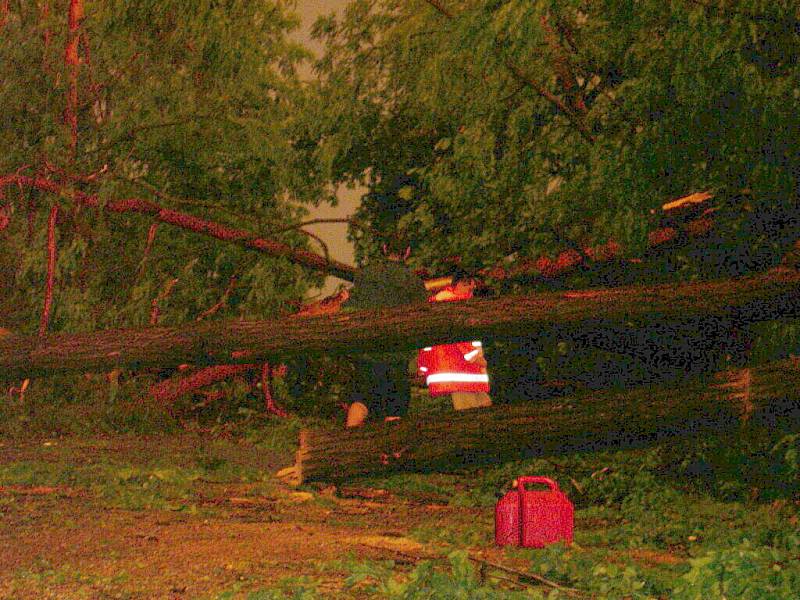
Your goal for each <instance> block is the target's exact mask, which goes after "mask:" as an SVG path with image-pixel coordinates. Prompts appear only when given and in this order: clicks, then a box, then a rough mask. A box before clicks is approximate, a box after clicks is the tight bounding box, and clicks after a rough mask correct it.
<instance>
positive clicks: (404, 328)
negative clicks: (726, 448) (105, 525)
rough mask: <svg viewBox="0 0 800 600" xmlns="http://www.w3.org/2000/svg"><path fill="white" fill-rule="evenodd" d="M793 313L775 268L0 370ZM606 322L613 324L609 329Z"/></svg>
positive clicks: (119, 340)
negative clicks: (713, 278) (723, 277)
mask: <svg viewBox="0 0 800 600" xmlns="http://www.w3.org/2000/svg"><path fill="white" fill-rule="evenodd" d="M798 315H800V273H798V272H795V271H788V270H782V271H773V272H770V273H766V274H762V275H758V276H753V277H744V278H739V279H730V280H719V281H709V282H699V283H698V282H694V283H686V284H681V285H675V284H668V285H658V286H642V287H619V288H609V289H590V290H573V291H567V292H546V293H539V294H533V295H530V296H517V297H514V296H504V297H500V298H496V299H483V300H478V299H473V300H468V301H466V302H435V303H423V304H415V305H409V306H400V307H396V308H391V309H383V310H375V311H358V312H343V313H339V314H335V315H321V316H315V317H308V318H296V317H288V318H284V319H280V320H271V321H232V320H231V321H217V322H214V323H204V322H201V323H193V324H189V325H184V326H181V327H152V328H148V329H143V330H130V329H128V330H126V329H122V330H109V331H102V332H96V333H87V334H75V335H69V334H59V335H51V336H47V337H45V338H43V339H42V340H37V339H36V338H25V337H13V338H6V339H4V340H2V341H0V373H3V374H5V375H7V376H9V377H12V376H14V375H17V374H24V375H26V376H28V375H32V374H36V373H52V372H56V371H67V370H77V371H98V370H99V371H109V370H111V369H114V368H121V367H124V368H129V369H137V368H142V367H150V366H158V367H176V366H178V365H180V364H182V363H189V364H193V365H196V366H201V365H209V364H227V363H243V362H246V363H259V362H268V361H270V360H274V359H275V358H280V357H282V356H292V355H298V354H303V355H307V354H313V353H317V354H323V353H324V354H356V353H359V352H364V351H370V350H375V349H376V348H380V349H382V350H383V351H387V350H391V351H395V350H396V351H402V350H410V349H413V348H421V347H423V346H428V345H432V344H441V343H449V342H452V341H454V340H459V339H460V340H472V339H479V338H483V339H491V338H499V337H519V336H537V335H540V334H542V333H543V332H548V333H553V331H554V330H559V329H560V330H561V331H565V332H574V331H581V332H586V334H587V335H589V334H591V333H592V332H595V331H602V330H604V329H607V328H610V327H612V326H613V325H617V324H620V323H622V324H625V326H626V327H641V326H644V325H645V324H647V323H650V322H653V321H659V322H667V323H668V322H670V321H674V322H686V321H687V320H690V319H697V318H703V319H725V320H726V322H730V323H748V322H753V321H763V320H768V319H774V318H778V317H793V316H798ZM612 330H613V329H612Z"/></svg>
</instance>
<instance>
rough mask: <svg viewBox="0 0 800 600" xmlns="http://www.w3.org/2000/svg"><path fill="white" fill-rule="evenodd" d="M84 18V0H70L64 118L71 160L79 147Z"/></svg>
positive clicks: (65, 58) (65, 60) (65, 53)
mask: <svg viewBox="0 0 800 600" xmlns="http://www.w3.org/2000/svg"><path fill="white" fill-rule="evenodd" d="M82 20H83V0H70V2H69V16H68V19H67V25H68V31H69V35H68V37H67V46H66V49H65V50H64V63H65V64H66V67H67V74H68V79H69V84H68V86H67V98H66V110H65V111H64V119H65V121H66V122H67V126H68V128H69V155H70V159H71V160H75V151H76V149H77V147H78V74H79V71H80V64H81V61H80V57H79V56H78V44H79V42H80V37H81V34H80V27H81V21H82Z"/></svg>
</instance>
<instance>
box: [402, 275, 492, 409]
mask: <svg viewBox="0 0 800 600" xmlns="http://www.w3.org/2000/svg"><path fill="white" fill-rule="evenodd" d="M470 297H472V294H471V293H470V294H468V295H458V294H456V293H454V291H453V289H452V287H446V288H444V289H443V290H441V291H440V292H439V293H438V294H436V295H434V296H431V297H430V298H429V299H428V302H450V301H456V300H467V299H469V298H470ZM480 356H481V343H480V342H457V343H455V344H443V345H440V346H428V347H426V348H423V349H422V350H420V351H419V353H418V355H417V368H418V369H419V371H420V372H421V373H422V374H423V375H425V377H426V382H427V384H428V391H429V392H430V394H431V396H441V395H443V394H452V393H453V392H488V391H489V375H488V374H487V373H486V368H485V367H483V366H482V364H479V362H480V363H482V361H478V360H477V359H479V358H480Z"/></svg>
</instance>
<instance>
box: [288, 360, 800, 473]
mask: <svg viewBox="0 0 800 600" xmlns="http://www.w3.org/2000/svg"><path fill="white" fill-rule="evenodd" d="M792 411H793V412H794V416H795V417H797V412H798V411H800V360H798V359H797V358H793V359H787V360H783V361H777V362H773V363H769V364H767V365H763V366H760V367H754V368H747V369H739V370H733V371H725V372H721V373H717V374H715V375H714V376H712V377H711V378H704V379H694V380H691V381H688V382H686V383H684V384H682V385H680V386H679V387H672V388H670V387H661V386H653V387H640V388H634V389H630V390H623V391H604V392H596V393H592V394H581V395H579V396H572V397H566V398H558V399H552V400H547V401H538V402H531V403H528V404H525V405H518V406H497V407H494V408H488V409H472V410H469V411H463V412H458V413H456V412H454V413H451V414H448V415H446V416H445V415H440V414H437V415H436V418H433V419H426V418H425V417H424V416H421V417H417V418H410V419H403V420H401V421H398V422H392V423H380V424H374V425H368V426H365V427H360V428H356V429H349V430H342V429H338V430H330V429H325V430H322V429H319V430H316V429H307V430H303V431H301V433H300V448H299V450H298V451H297V457H296V463H295V473H294V475H295V476H297V477H299V480H300V482H308V481H344V480H348V479H352V478H355V477H359V476H363V475H373V474H382V473H389V472H392V471H399V470H407V471H417V470H428V469H437V468H442V467H453V466H456V467H457V466H464V465H465V464H469V463H470V462H472V461H477V460H486V459H490V460H508V459H518V458H521V457H523V456H526V457H531V456H547V455H552V454H557V453H564V452H577V451H589V450H596V449H599V448H607V447H614V446H629V445H632V444H643V443H648V442H651V441H654V440H657V439H661V438H663V437H665V436H670V435H687V434H698V433H700V432H703V431H711V430H715V431H717V430H722V429H725V428H732V427H736V426H739V425H740V424H741V423H743V422H744V421H747V420H748V419H750V418H752V417H754V416H756V415H758V417H759V418H761V417H763V416H764V415H765V414H771V415H772V416H773V417H775V416H776V415H777V416H778V417H780V416H784V415H788V414H789V413H792Z"/></svg>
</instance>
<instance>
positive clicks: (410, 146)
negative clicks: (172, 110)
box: [292, 0, 800, 268]
mask: <svg viewBox="0 0 800 600" xmlns="http://www.w3.org/2000/svg"><path fill="white" fill-rule="evenodd" d="M314 33H315V35H316V37H317V39H319V40H321V41H323V42H324V43H325V54H324V56H323V57H322V58H321V59H320V60H319V61H318V62H317V63H316V69H317V72H318V74H319V81H318V83H316V84H315V85H314V86H312V88H311V89H310V90H309V95H308V97H307V98H306V99H305V100H304V102H305V106H304V107H303V110H302V111H301V112H300V113H299V114H298V115H296V117H295V119H294V120H293V122H292V127H293V132H294V133H293V139H294V141H295V147H296V148H297V149H298V150H300V151H301V152H302V153H303V158H302V159H301V158H297V160H303V161H305V165H306V166H307V167H308V168H307V173H309V174H311V175H313V177H312V178H311V179H310V180H309V182H308V186H309V188H308V189H314V190H316V191H317V192H321V191H323V190H326V189H331V188H332V187H335V185H340V184H351V185H353V184H356V183H359V184H363V185H366V186H367V187H368V190H369V191H368V193H367V195H366V196H365V198H364V201H363V204H362V206H361V208H360V210H359V214H358V216H359V217H360V218H361V220H363V221H364V222H365V223H367V224H371V225H372V226H374V228H375V229H377V230H379V231H382V232H392V231H396V230H401V231H403V232H405V233H406V235H408V236H409V237H410V238H411V241H412V242H413V243H414V245H415V248H416V250H415V255H414V259H415V260H416V261H417V262H418V263H419V264H422V265H425V266H429V267H433V268H436V267H442V266H443V263H442V259H443V257H447V256H451V255H460V256H461V257H462V259H463V260H464V261H465V263H466V264H468V265H473V266H478V265H486V264H491V263H493V262H495V261H497V260H500V259H502V258H504V257H509V256H525V255H530V256H536V255H537V254H539V253H540V252H542V251H548V250H556V249H563V248H564V240H570V241H572V242H573V243H580V244H583V243H591V242H593V241H597V242H602V241H605V240H607V239H609V238H614V239H616V240H618V241H620V242H622V243H623V244H624V245H625V247H626V248H628V249H629V251H630V252H631V253H632V254H638V253H640V252H641V250H642V249H643V247H644V244H645V240H646V235H645V233H646V231H647V228H648V226H649V223H648V216H649V215H650V214H651V209H653V208H657V207H659V206H660V205H661V204H662V203H663V202H666V201H667V200H670V199H672V198H675V197H679V196H681V195H684V194H688V193H690V192H694V191H699V190H707V189H710V190H713V191H714V192H715V193H716V197H717V199H718V200H721V201H722V204H723V205H724V204H725V203H726V201H727V200H728V199H730V198H733V197H739V198H741V197H743V195H744V197H746V198H747V207H748V208H749V209H751V210H752V211H753V212H762V211H773V212H774V211H779V212H780V211H785V210H793V208H792V207H794V206H796V204H797V197H798V189H800V156H799V155H798V153H797V152H796V140H797V139H798V134H800V112H798V110H797V109H798V105H799V104H800V65H798V56H799V55H800V46H799V45H798V44H797V40H798V35H800V11H798V8H797V4H796V3H795V2H790V1H789V0H779V1H777V2H763V1H762V0H740V1H737V2H727V1H723V0H673V1H669V2H664V1H662V0H643V1H638V2H633V1H631V0H601V1H599V2H586V1H585V0H567V1H558V2H555V1H552V0H533V1H531V0H507V1H497V0H414V1H411V2H407V1H401V0H353V1H352V2H351V3H350V4H349V5H348V7H347V9H346V10H345V11H344V13H343V14H342V15H341V16H335V15H331V16H328V17H324V18H321V19H319V20H318V21H317V23H316V24H315V28H314ZM746 234H747V235H746V236H745V237H747V244H749V245H763V246H766V247H768V250H769V251H770V252H773V253H777V252H778V250H779V247H781V248H782V247H784V246H785V244H786V243H788V241H789V239H788V237H787V238H784V237H782V236H781V235H775V232H774V231H772V232H770V231H752V230H748V231H747V232H746ZM353 235H354V237H355V238H356V240H357V244H358V246H357V248H358V253H359V256H360V257H362V258H363V257H364V256H365V255H368V254H373V253H375V252H376V247H377V243H376V240H375V236H372V235H369V234H364V233H363V231H362V230H354V231H353ZM726 235H727V237H728V239H729V240H733V242H732V243H740V242H741V239H740V238H741V237H742V235H743V234H742V232H741V231H739V229H738V228H737V226H736V225H735V224H734V225H732V226H730V227H728V228H727V231H726Z"/></svg>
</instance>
